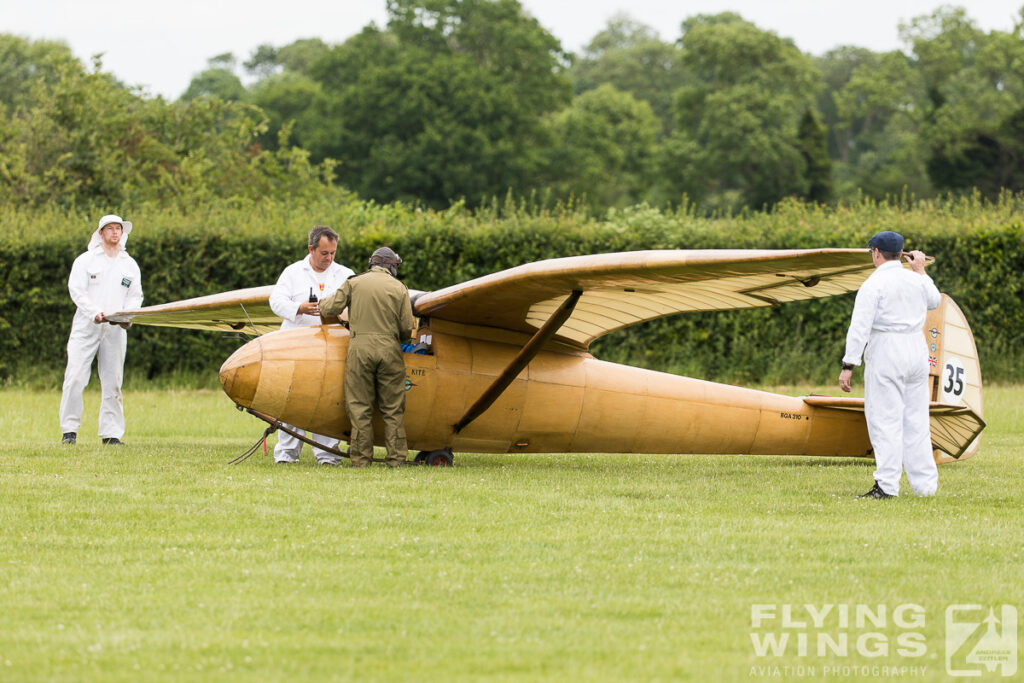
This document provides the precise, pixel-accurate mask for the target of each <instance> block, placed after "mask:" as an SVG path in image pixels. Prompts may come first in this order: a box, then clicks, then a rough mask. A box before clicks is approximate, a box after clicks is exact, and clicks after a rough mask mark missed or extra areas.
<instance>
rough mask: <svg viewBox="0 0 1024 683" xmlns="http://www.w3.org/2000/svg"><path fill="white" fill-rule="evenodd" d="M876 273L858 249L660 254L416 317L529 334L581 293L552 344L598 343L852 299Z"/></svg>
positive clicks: (541, 270) (470, 298)
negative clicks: (739, 314) (710, 317)
mask: <svg viewBox="0 0 1024 683" xmlns="http://www.w3.org/2000/svg"><path fill="white" fill-rule="evenodd" d="M873 269H874V266H873V264H872V262H871V259H870V258H869V256H868V252H867V250H865V249H814V250H693V251H688V250H671V251H670V250H664V251H636V252H622V253H614V254H596V255H592V256H572V257H568V258H559V259H551V260H548V261H538V262H535V263H528V264H526V265H522V266H518V267H516V268H510V269H508V270H503V271H501V272H498V273H494V274H492V275H487V276H484V277H481V278H477V279H475V280H469V281H467V282H463V283H460V284H457V285H453V286H451V287H448V288H446V289H441V290H438V291H435V292H429V293H425V294H423V295H421V296H419V297H418V298H417V299H416V300H415V308H416V313H417V314H418V315H426V316H430V317H432V318H437V319H440V320H449V321H453V322H458V323H463V324H469V325H482V326H486V327H496V328H501V329H506V330H514V331H518V332H523V333H527V334H533V333H534V332H535V331H536V330H537V329H538V328H540V327H541V326H542V325H543V324H544V322H545V321H546V320H548V318H550V317H551V315H552V314H553V313H554V311H555V310H557V309H558V307H559V306H560V305H561V303H562V302H563V301H565V300H566V298H567V297H568V296H569V295H570V294H571V293H572V292H573V291H582V296H581V297H580V299H579V301H578V302H577V304H576V307H575V309H574V310H573V312H572V315H571V316H570V317H569V319H568V320H567V321H566V322H565V323H564V324H563V325H562V327H561V328H560V329H559V331H558V333H557V334H556V335H555V337H554V338H555V340H557V341H561V342H563V343H567V344H570V345H572V346H575V347H577V348H583V349H586V348H588V347H589V346H590V344H591V342H593V341H594V340H595V339H597V338H598V337H600V336H602V335H605V334H608V333H609V332H614V331H615V330H618V329H621V328H623V327H627V326H629V325H634V324H636V323H640V322H643V321H646V320H653V319H655V318H661V317H663V316H667V315H673V314H676V313H685V312H689V311H721V310H729V309H738V308H752V307H758V306H777V305H779V304H782V303H786V302H790V301H800V300H804V299H814V298H819V297H826V296H833V295H836V294H844V293H846V292H852V291H855V290H856V289H857V288H858V287H860V285H861V283H862V282H864V280H865V279H867V277H868V275H870V274H871V272H872V270H873Z"/></svg>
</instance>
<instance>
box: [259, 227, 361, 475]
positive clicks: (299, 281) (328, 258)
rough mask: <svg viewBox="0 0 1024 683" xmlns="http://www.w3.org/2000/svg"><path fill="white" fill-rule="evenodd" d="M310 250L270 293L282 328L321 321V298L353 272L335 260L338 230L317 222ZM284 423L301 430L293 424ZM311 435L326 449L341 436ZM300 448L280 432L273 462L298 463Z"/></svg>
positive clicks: (328, 461)
mask: <svg viewBox="0 0 1024 683" xmlns="http://www.w3.org/2000/svg"><path fill="white" fill-rule="evenodd" d="M308 249H309V254H308V255H307V256H306V258H304V259H302V260H301V261H296V262H295V263H293V264H291V265H290V266H288V267H287V268H285V269H284V272H282V273H281V277H279V278H278V279H277V284H276V285H274V289H273V291H272V292H271V293H270V308H271V310H273V311H274V313H275V314H277V315H279V316H280V317H281V318H282V319H283V321H282V323H281V329H282V330H290V329H294V328H296V327H311V326H313V325H319V324H321V321H320V303H319V302H320V299H323V298H324V297H326V296H328V295H330V294H333V293H334V292H335V290H337V289H338V288H339V287H341V285H342V283H343V282H345V280H347V279H348V278H349V277H351V276H352V275H353V274H354V273H353V271H352V270H351V269H350V268H346V267H345V266H343V265H341V264H339V263H335V261H334V255H335V253H336V252H337V250H338V233H336V232H334V231H333V230H331V229H330V228H329V227H327V226H325V225H317V226H315V227H314V228H313V229H312V230H311V231H310V233H309V242H308ZM285 426H286V427H289V428H290V429H292V430H294V431H301V430H299V429H298V428H296V427H294V426H292V425H285ZM310 438H311V439H312V440H313V441H314V442H316V443H318V444H322V445H324V446H325V447H327V448H336V447H337V446H338V439H332V438H330V437H327V436H322V435H320V434H311V435H310ZM301 451H302V441H300V440H298V439H296V438H295V437H294V436H291V435H290V434H286V433H285V432H278V438H277V446H275V447H274V462H278V463H293V462H298V461H299V453H300V452H301ZM313 455H314V457H316V460H317V462H318V463H320V464H321V465H339V464H341V456H339V455H337V454H335V453H332V452H330V451H329V450H324V449H322V448H317V447H315V446H314V447H313Z"/></svg>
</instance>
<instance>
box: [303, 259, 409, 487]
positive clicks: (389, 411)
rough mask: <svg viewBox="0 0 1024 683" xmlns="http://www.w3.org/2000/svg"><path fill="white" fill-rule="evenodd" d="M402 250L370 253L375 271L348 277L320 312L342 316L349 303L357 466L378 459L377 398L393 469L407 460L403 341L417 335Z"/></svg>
mask: <svg viewBox="0 0 1024 683" xmlns="http://www.w3.org/2000/svg"><path fill="white" fill-rule="evenodd" d="M401 262H402V259H401V258H399V256H398V254H396V253H395V252H394V251H392V250H391V249H389V248H388V247H381V248H380V249H378V250H377V251H375V252H373V256H371V257H370V269H369V270H368V271H366V272H365V273H362V274H360V275H355V276H353V277H350V278H349V279H347V280H345V283H344V284H343V285H342V286H341V287H340V288H339V289H338V291H337V292H335V293H334V294H332V295H331V296H329V297H327V298H325V299H323V300H322V301H321V302H320V315H321V316H324V317H330V316H337V315H339V314H341V312H342V311H343V310H344V309H345V307H346V306H348V325H349V331H350V332H351V335H352V336H351V338H350V339H349V342H348V355H347V356H346V357H345V410H346V411H347V412H348V418H349V420H350V421H351V422H352V435H351V438H350V440H349V457H350V458H351V459H352V466H353V467H366V466H368V465H369V464H370V462H371V459H372V457H373V426H372V424H371V422H372V419H373V404H374V398H376V400H377V405H378V407H379V408H380V412H381V417H382V418H383V419H384V444H385V446H386V447H387V458H386V460H385V462H387V464H388V466H389V467H398V466H400V465H401V464H402V463H404V462H405V459H406V456H407V455H408V454H409V447H408V445H407V444H406V440H405V360H404V358H403V355H402V342H404V341H406V340H408V339H409V337H410V336H412V328H413V326H414V325H415V320H414V319H413V315H412V304H411V303H410V301H409V290H407V289H406V288H405V285H403V284H402V283H401V282H399V281H398V280H397V279H396V278H397V275H398V264H400V263H401Z"/></svg>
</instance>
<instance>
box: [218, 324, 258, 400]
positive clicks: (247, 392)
mask: <svg viewBox="0 0 1024 683" xmlns="http://www.w3.org/2000/svg"><path fill="white" fill-rule="evenodd" d="M262 366H263V347H262V346H261V345H260V340H259V339H253V340H252V341H251V342H249V343H248V344H246V345H245V346H243V347H242V348H240V349H238V350H237V351H235V352H234V353H233V354H231V355H230V356H228V359H227V360H226V361H224V364H223V365H221V366H220V384H221V386H222V387H224V393H226V394H227V395H228V396H229V397H231V400H233V401H234V402H235V403H237V404H239V405H241V406H244V407H246V408H251V407H252V400H253V397H254V396H255V395H256V387H257V386H259V383H260V370H261V369H262Z"/></svg>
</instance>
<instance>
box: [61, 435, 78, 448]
mask: <svg viewBox="0 0 1024 683" xmlns="http://www.w3.org/2000/svg"><path fill="white" fill-rule="evenodd" d="M77 440H78V434H75V433H74V432H64V436H63V437H61V440H60V442H61V443H67V444H71V445H72V446H74V445H75V442H76V441H77Z"/></svg>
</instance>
